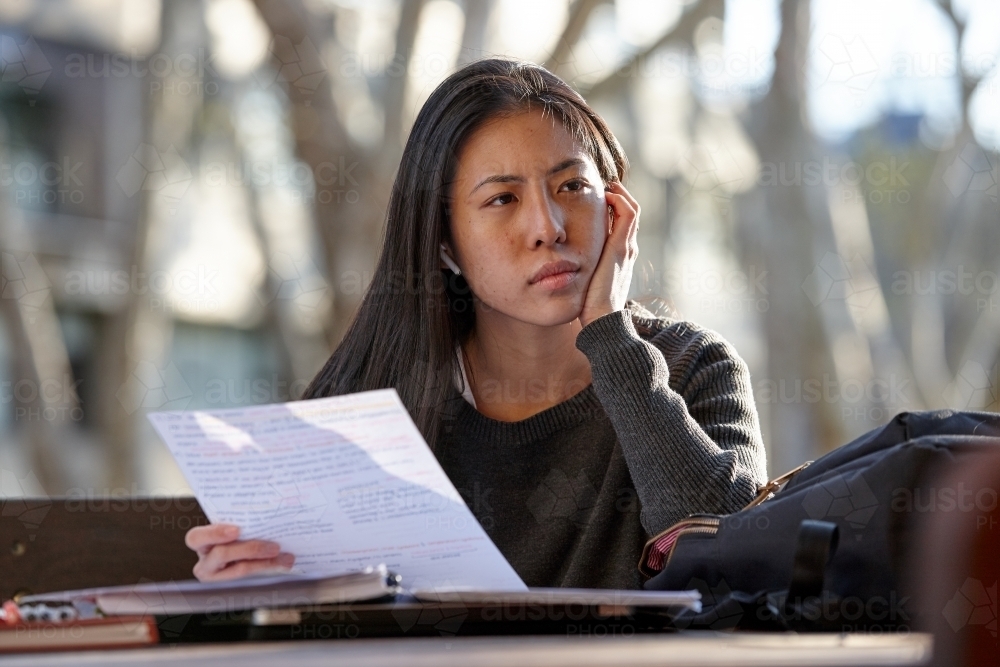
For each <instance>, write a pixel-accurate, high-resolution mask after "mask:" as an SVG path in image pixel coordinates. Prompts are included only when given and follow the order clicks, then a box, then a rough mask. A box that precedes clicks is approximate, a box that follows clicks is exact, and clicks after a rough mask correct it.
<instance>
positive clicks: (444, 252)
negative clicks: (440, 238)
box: [441, 243, 462, 276]
mask: <svg viewBox="0 0 1000 667" xmlns="http://www.w3.org/2000/svg"><path fill="white" fill-rule="evenodd" d="M441 268H442V269H451V270H452V271H454V272H455V275H456V276H460V275H462V269H460V268H458V264H456V263H455V260H453V259H452V258H451V255H450V254H448V248H447V247H445V245H444V244H443V243H442V244H441Z"/></svg>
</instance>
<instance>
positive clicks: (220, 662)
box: [0, 632, 932, 667]
mask: <svg viewBox="0 0 1000 667" xmlns="http://www.w3.org/2000/svg"><path fill="white" fill-rule="evenodd" d="M931 647H932V640H931V637H930V636H928V635H924V634H917V633H914V634H907V635H862V634H843V635H839V634H808V635H806V634H804V635H796V634H771V633H711V632H708V633H703V632H697V633H695V632H689V633H678V634H668V635H636V636H633V637H563V636H531V637H457V638H444V637H433V638H420V639H416V638H413V639H355V640H339V641H338V640H309V641H297V642H291V641H286V642H241V643H233V644H200V645H194V644H188V645H183V646H175V647H169V646H156V647H150V648H143V649H122V650H110V651H109V650H102V651H87V652H77V653H35V654H23V655H15V656H12V655H7V656H3V657H0V664H2V665H3V667H13V666H14V665H23V666H24V667H39V666H41V665H53V666H55V665H59V666H67V667H68V666H69V665H74V666H76V665H98V664H100V665H133V664H149V665H158V666H169V665H177V666H182V665H183V666H184V667H190V665H191V664H198V665H212V666H214V667H228V666H232V667H256V666H257V665H261V666H263V665H268V666H269V667H270V666H271V665H276V664H295V665H297V666H298V665H306V666H308V665H350V666H351V667H376V666H380V665H386V666H389V665H391V666H392V667H398V666H399V665H407V667H424V666H426V667H449V666H451V665H455V666H459V665H461V666H462V667H466V666H467V665H476V667H494V666H497V667H499V666H500V665H516V666H517V667H556V666H560V667H562V666H566V667H570V666H572V667H591V666H596V665H615V666H621V667H630V666H636V667H638V666H640V665H641V666H646V665H674V666H682V665H683V666H688V665H689V666H692V667H693V666H698V667H707V666H710V665H718V666H722V665H726V666H729V665H739V666H740V667H757V666H760V667H782V666H786V665H787V666H791V665H803V666H806V665H808V667H827V666H831V667H832V666H834V665H850V666H851V667H862V666H867V665H923V664H927V663H928V662H929V661H930V658H931Z"/></svg>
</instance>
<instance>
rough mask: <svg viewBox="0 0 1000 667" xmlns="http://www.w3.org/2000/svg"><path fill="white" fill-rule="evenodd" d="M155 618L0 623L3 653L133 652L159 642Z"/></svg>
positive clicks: (0, 648) (127, 617) (0, 643)
mask: <svg viewBox="0 0 1000 667" xmlns="http://www.w3.org/2000/svg"><path fill="white" fill-rule="evenodd" d="M159 637H160V635H159V633H158V632H157V630H156V619H155V618H154V617H152V616H145V617H143V616H113V617H108V618H90V619H85V620H80V619H74V620H70V621H59V622H51V621H43V622H28V623H25V622H16V623H11V624H5V623H0V653H25V652H29V651H80V650H85V649H98V648H130V647H135V646H147V645H149V644H155V643H157V642H158V641H159Z"/></svg>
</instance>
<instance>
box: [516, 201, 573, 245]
mask: <svg viewBox="0 0 1000 667" xmlns="http://www.w3.org/2000/svg"><path fill="white" fill-rule="evenodd" d="M531 200H532V203H531V204H530V205H529V206H528V207H527V209H526V210H525V213H526V214H527V217H528V229H529V233H528V244H529V245H530V246H531V247H532V248H537V247H539V246H545V245H553V244H555V243H565V242H566V221H565V216H564V212H563V210H562V209H561V208H560V207H559V205H558V204H557V203H556V202H554V201H552V198H551V197H549V196H547V194H545V193H538V194H537V195H536V196H534V197H532V198H531Z"/></svg>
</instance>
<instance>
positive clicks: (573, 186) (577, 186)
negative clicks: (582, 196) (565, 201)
mask: <svg viewBox="0 0 1000 667" xmlns="http://www.w3.org/2000/svg"><path fill="white" fill-rule="evenodd" d="M563 187H564V188H566V189H567V190H569V191H570V192H579V191H580V190H583V189H584V188H585V187H587V184H586V183H584V182H583V181H580V180H572V181H569V182H568V183H566V184H565V185H563Z"/></svg>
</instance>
